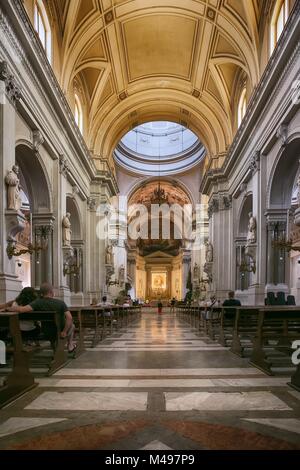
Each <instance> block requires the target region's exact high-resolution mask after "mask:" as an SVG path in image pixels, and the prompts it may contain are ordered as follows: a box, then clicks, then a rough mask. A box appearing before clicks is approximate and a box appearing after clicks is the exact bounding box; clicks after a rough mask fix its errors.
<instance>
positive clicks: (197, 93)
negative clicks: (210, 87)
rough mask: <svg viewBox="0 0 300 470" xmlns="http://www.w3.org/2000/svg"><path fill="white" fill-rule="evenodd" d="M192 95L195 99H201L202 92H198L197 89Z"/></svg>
mask: <svg viewBox="0 0 300 470" xmlns="http://www.w3.org/2000/svg"><path fill="white" fill-rule="evenodd" d="M192 95H193V96H194V97H195V98H199V96H200V91H199V90H196V88H195V89H194V90H193V92H192Z"/></svg>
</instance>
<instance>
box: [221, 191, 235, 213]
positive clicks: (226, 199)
mask: <svg viewBox="0 0 300 470" xmlns="http://www.w3.org/2000/svg"><path fill="white" fill-rule="evenodd" d="M221 201H222V205H221V209H223V210H228V209H231V207H232V196H231V194H225V195H223V196H222V197H221Z"/></svg>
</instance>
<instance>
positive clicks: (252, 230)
mask: <svg viewBox="0 0 300 470" xmlns="http://www.w3.org/2000/svg"><path fill="white" fill-rule="evenodd" d="M254 243H256V218H255V217H253V214H252V212H249V223H248V235H247V245H253V244H254Z"/></svg>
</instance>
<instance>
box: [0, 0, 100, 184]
mask: <svg viewBox="0 0 300 470" xmlns="http://www.w3.org/2000/svg"><path fill="white" fill-rule="evenodd" d="M8 17H9V20H8ZM11 23H13V26H12V24H11ZM16 23H17V24H16ZM1 30H2V34H3V37H6V38H8V39H9V42H10V45H11V46H12V48H13V51H14V53H15V54H16V56H17V57H18V58H19V59H21V62H22V65H23V66H24V67H25V68H26V70H27V72H28V73H29V76H30V77H31V80H32V82H33V83H34V84H35V85H36V86H37V88H38V89H39V91H40V92H41V94H42V95H45V94H46V96H47V97H48V99H49V102H51V103H52V105H53V106H54V107H56V108H57V111H58V113H57V114H58V116H59V117H60V118H61V120H62V124H63V125H65V129H66V131H67V132H68V136H69V138H70V140H71V142H72V143H73V145H74V147H75V148H76V149H77V151H78V155H80V159H81V162H82V163H83V165H84V167H85V169H86V170H87V171H88V173H89V176H90V177H94V176H95V173H96V169H95V165H94V163H93V161H92V159H91V154H90V151H89V150H88V148H87V146H86V143H85V141H84V139H83V136H82V134H81V132H80V130H79V129H78V126H77V125H76V123H75V120H74V116H73V113H72V110H71V108H70V106H69V104H68V102H67V100H66V98H65V96H64V94H63V92H62V90H61V88H60V85H59V83H58V81H57V79H56V77H55V74H54V72H53V69H52V67H51V65H50V63H49V62H48V59H47V57H46V54H45V51H44V49H43V47H42V45H41V43H40V42H39V40H38V38H37V36H36V33H35V31H34V28H33V26H32V24H31V21H30V19H29V17H28V15H27V13H26V10H25V8H24V5H23V3H22V1H21V0H11V1H10V2H5V4H3V5H1V9H0V31H1ZM22 35H23V37H22V39H21V36H22ZM1 47H3V49H4V50H6V52H7V55H8V56H11V51H9V50H8V49H7V47H5V42H4V41H1ZM25 47H26V49H27V51H25ZM29 59H30V60H29ZM32 62H35V63H34V65H33V64H32ZM12 63H16V60H14V61H12ZM16 70H17V69H16ZM41 77H42V80H43V84H42V83H41ZM18 81H20V78H19V80H18ZM45 84H47V85H45ZM19 86H20V85H19Z"/></svg>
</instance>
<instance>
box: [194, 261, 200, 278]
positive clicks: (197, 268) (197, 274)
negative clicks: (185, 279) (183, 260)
mask: <svg viewBox="0 0 300 470" xmlns="http://www.w3.org/2000/svg"><path fill="white" fill-rule="evenodd" d="M194 279H199V266H198V264H197V263H195V265H194Z"/></svg>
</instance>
